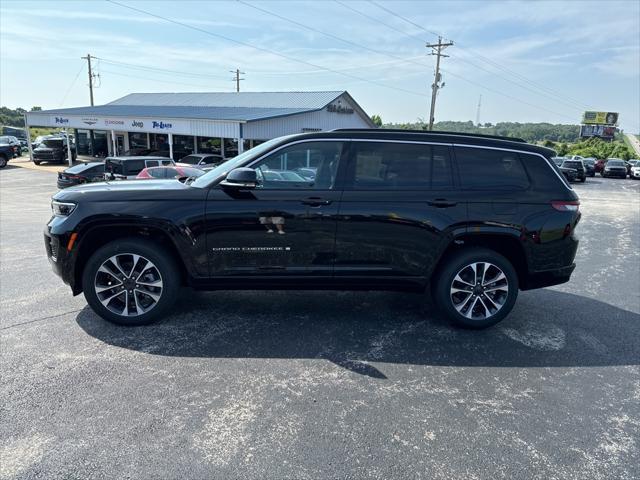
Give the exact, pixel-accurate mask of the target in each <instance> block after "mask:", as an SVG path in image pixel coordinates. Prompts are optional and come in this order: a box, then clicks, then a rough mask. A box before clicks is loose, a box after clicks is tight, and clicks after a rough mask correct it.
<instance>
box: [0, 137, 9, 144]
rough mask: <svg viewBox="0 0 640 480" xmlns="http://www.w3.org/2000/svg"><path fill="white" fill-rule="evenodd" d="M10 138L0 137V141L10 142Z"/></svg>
mask: <svg viewBox="0 0 640 480" xmlns="http://www.w3.org/2000/svg"><path fill="white" fill-rule="evenodd" d="M10 142H11V139H10V138H9V137H0V143H10Z"/></svg>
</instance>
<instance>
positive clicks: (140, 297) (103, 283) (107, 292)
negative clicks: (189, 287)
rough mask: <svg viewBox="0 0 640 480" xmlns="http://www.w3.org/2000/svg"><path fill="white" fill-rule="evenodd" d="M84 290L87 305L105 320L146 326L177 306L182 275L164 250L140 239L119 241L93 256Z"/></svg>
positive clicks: (85, 270) (84, 278)
mask: <svg viewBox="0 0 640 480" xmlns="http://www.w3.org/2000/svg"><path fill="white" fill-rule="evenodd" d="M82 287H83V290H84V296H85V298H86V300H87V303H88V304H89V305H90V306H91V308H92V309H93V311H94V312H96V313H97V314H98V315H100V316H101V317H102V318H104V319H105V320H108V321H110V322H113V323H117V324H119V325H126V326H136V325H146V324H149V323H152V322H154V321H156V320H158V319H159V318H161V317H163V316H164V315H166V314H167V312H168V311H169V310H170V309H171V307H172V306H173V304H174V303H175V300H176V298H177V294H178V291H179V288H180V273H179V271H178V268H177V267H176V265H175V263H174V262H173V261H172V260H171V254H170V253H169V252H167V251H166V250H165V249H163V248H161V247H159V246H155V245H149V244H148V243H145V242H142V241H141V240H138V239H126V240H117V241H114V242H111V243H108V244H107V245H105V246H103V247H102V248H100V249H98V250H97V251H96V252H95V253H94V254H93V255H92V256H91V258H90V259H89V261H88V262H87V264H86V266H85V269H84V272H83V276H82Z"/></svg>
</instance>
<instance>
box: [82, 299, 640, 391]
mask: <svg viewBox="0 0 640 480" xmlns="http://www.w3.org/2000/svg"><path fill="white" fill-rule="evenodd" d="M422 305H423V303H422V301H421V297H420V296H419V295H414V294H397V293H386V292H385V293H381V292H365V293H363V292H300V291H296V292H287V291H273V292H270V291H266V292H255V291H242V292H232V291H221V292H207V293H193V294H189V295H186V296H185V297H184V298H183V299H182V300H181V301H180V302H179V304H178V305H177V307H176V310H175V313H174V314H173V315H171V316H169V317H168V318H167V319H165V320H163V321H161V322H160V323H157V324H154V325H149V326H145V327H134V328H126V327H119V326H116V325H112V324H110V323H108V322H106V321H104V320H102V319H101V318H99V317H98V316H97V315H96V314H95V313H93V312H92V311H91V310H90V309H89V308H88V307H86V308H85V309H83V310H82V311H81V312H80V313H79V314H78V315H77V318H76V320H77V322H78V324H79V325H80V327H81V328H83V329H84V330H85V331H86V332H87V333H88V334H89V335H91V336H93V337H95V338H97V339H99V340H101V341H103V342H105V343H107V344H111V345H114V346H118V347H121V348H127V349H131V350H137V351H141V352H146V353H149V354H154V355H166V356H178V357H210V358H301V359H305V358H317V359H326V360H329V361H331V362H334V363H335V364H338V365H340V366H342V367H344V368H347V369H349V370H351V371H353V372H357V373H360V374H363V375H368V376H371V377H375V378H386V377H385V376H384V374H383V373H382V372H380V371H379V370H378V369H377V368H376V367H375V366H374V365H373V363H377V362H388V363H403V364H416V365H439V366H471V367H580V366H608V365H638V364H640V328H639V327H640V315H639V314H637V313H633V312H629V311H626V310H622V309H619V308H617V307H614V306H612V305H609V304H607V303H604V302H601V301H598V300H593V299H591V298H588V297H581V296H577V295H573V294H568V293H562V292H558V291H553V290H537V291H531V292H523V293H521V295H520V298H519V300H518V302H517V304H516V308H515V309H514V311H513V312H512V313H511V315H510V316H509V317H508V318H507V320H505V321H503V322H502V323H501V324H499V325H497V326H495V327H493V328H490V329H487V330H481V331H473V330H463V329H459V328H455V327H453V326H451V325H450V324H449V323H448V322H447V321H445V320H443V319H441V318H440V316H439V315H437V314H435V313H434V312H433V311H425V310H424V309H423V307H422Z"/></svg>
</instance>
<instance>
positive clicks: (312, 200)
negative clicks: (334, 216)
mask: <svg viewBox="0 0 640 480" xmlns="http://www.w3.org/2000/svg"><path fill="white" fill-rule="evenodd" d="M302 204H303V205H309V206H310V207H321V206H322V205H331V200H325V199H324V198H320V197H309V198H305V199H304V200H302Z"/></svg>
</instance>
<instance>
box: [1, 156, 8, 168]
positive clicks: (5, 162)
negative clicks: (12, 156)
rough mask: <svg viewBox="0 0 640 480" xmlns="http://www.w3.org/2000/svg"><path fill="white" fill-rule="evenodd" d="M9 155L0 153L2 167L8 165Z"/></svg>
mask: <svg viewBox="0 0 640 480" xmlns="http://www.w3.org/2000/svg"><path fill="white" fill-rule="evenodd" d="M7 163H8V162H7V157H5V156H4V155H0V168H4V167H6V166H7Z"/></svg>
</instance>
